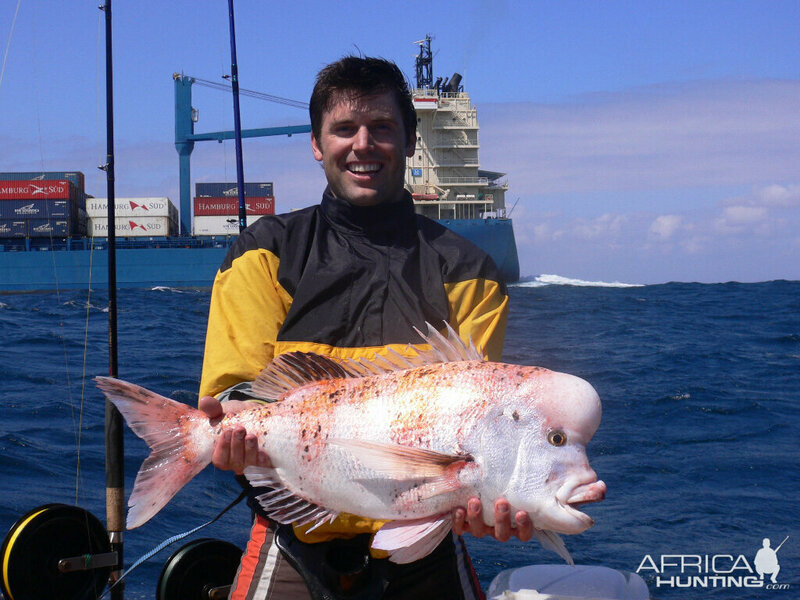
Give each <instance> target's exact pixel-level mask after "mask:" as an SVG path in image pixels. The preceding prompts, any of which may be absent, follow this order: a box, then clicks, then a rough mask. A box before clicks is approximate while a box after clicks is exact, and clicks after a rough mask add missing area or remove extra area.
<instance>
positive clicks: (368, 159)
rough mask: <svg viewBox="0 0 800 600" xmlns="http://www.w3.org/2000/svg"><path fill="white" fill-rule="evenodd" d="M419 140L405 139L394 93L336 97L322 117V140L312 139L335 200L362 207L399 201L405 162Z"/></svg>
mask: <svg viewBox="0 0 800 600" xmlns="http://www.w3.org/2000/svg"><path fill="white" fill-rule="evenodd" d="M415 144H416V140H415V139H413V138H412V139H410V140H407V139H406V134H405V128H404V127H403V118H402V116H401V113H400V108H399V107H398V106H397V103H396V101H395V99H394V96H392V94H391V93H389V92H386V93H383V94H376V95H374V96H363V97H356V98H353V97H351V96H350V95H349V94H347V93H342V92H340V93H338V94H337V95H335V96H334V97H333V104H332V108H331V109H330V110H328V111H326V112H325V113H323V115H322V124H321V127H320V133H319V139H317V138H316V137H315V136H314V134H313V133H312V134H311V148H312V150H313V151H314V158H316V159H317V160H318V161H321V162H322V166H323V168H324V169H325V177H326V178H327V180H328V185H329V186H330V189H331V191H332V192H333V195H334V196H336V197H337V198H341V199H342V200H347V201H348V202H350V203H351V204H355V205H357V206H374V205H376V204H381V203H384V202H393V201H395V200H397V199H398V198H399V197H400V193H401V191H402V189H403V181H404V176H405V168H406V157H407V156H412V155H413V154H414V147H415Z"/></svg>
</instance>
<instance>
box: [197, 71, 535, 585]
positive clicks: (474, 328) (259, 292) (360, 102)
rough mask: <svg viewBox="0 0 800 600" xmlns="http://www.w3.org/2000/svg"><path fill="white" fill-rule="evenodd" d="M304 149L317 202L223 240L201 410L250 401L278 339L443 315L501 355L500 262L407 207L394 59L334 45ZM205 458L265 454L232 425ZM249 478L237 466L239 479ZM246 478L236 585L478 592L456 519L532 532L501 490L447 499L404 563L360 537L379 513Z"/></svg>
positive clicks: (384, 334)
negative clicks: (281, 514) (433, 533)
mask: <svg viewBox="0 0 800 600" xmlns="http://www.w3.org/2000/svg"><path fill="white" fill-rule="evenodd" d="M309 112H310V116H311V128H312V133H311V149H312V152H313V154H314V158H316V160H318V161H320V162H321V163H322V166H323V169H324V171H325V177H326V179H327V182H328V186H327V188H326V190H325V191H324V193H323V195H322V201H321V202H320V204H319V205H316V206H313V207H310V208H307V209H304V210H300V211H295V212H292V213H289V214H284V215H276V216H274V217H264V218H262V219H260V220H259V221H257V222H256V223H254V224H253V225H252V226H250V227H248V228H247V229H246V230H245V231H244V232H242V234H241V235H240V237H239V239H238V240H237V241H236V243H235V244H234V245H233V246H232V247H231V250H230V252H229V253H228V256H227V257H226V259H225V262H224V263H223V265H222V266H221V267H220V270H219V272H218V273H217V276H216V279H215V281H214V289H213V292H212V296H211V307H210V311H209V321H208V334H207V337H206V350H205V358H204V364H203V376H202V382H201V389H200V392H201V400H200V407H201V408H202V409H203V410H205V411H206V413H207V414H208V416H209V418H212V419H213V418H218V417H219V416H220V415H221V414H223V412H232V411H235V410H237V409H240V408H242V407H243V406H245V405H246V402H249V401H252V398H250V397H249V396H248V393H249V383H248V382H251V381H252V380H253V379H254V378H255V377H256V376H257V375H258V373H259V372H260V371H261V370H262V369H263V368H264V367H265V366H266V365H267V364H268V363H269V362H270V361H271V360H272V359H273V358H274V357H275V356H277V355H279V354H283V353H286V352H296V351H300V352H315V353H318V354H324V355H328V356H333V357H336V358H353V359H358V358H371V357H373V356H375V355H376V354H377V355H381V354H383V355H385V354H388V353H389V352H390V351H394V352H399V353H401V354H402V353H413V350H410V348H411V347H413V345H414V344H417V343H419V342H420V340H419V337H418V335H417V334H416V333H415V332H414V329H413V328H414V327H417V328H419V329H421V330H424V329H425V322H426V321H427V322H429V323H432V324H442V323H443V322H447V323H449V324H450V326H451V327H453V329H454V330H455V331H456V332H457V333H458V334H459V336H460V337H461V338H462V339H464V340H465V341H468V340H470V339H472V341H473V342H474V343H475V344H476V345H477V346H478V347H479V348H482V349H483V351H484V353H485V354H486V355H487V356H488V357H489V358H491V359H494V360H499V358H500V353H501V351H502V345H503V337H504V334H505V325H506V315H507V305H508V297H507V294H506V289H505V286H504V284H503V282H502V280H501V278H500V274H499V272H498V270H497V267H496V266H495V265H494V263H493V262H492V260H491V259H490V258H489V257H488V256H487V255H486V254H485V253H484V252H483V251H481V250H479V249H478V248H477V247H475V246H474V245H472V244H471V243H470V242H468V241H466V240H464V239H463V238H461V237H459V236H458V235H456V234H455V233H453V232H452V231H450V230H448V229H446V228H445V227H443V226H442V225H440V224H438V223H436V222H434V221H431V220H430V219H427V218H425V217H422V216H419V215H417V214H415V212H414V205H413V202H412V200H411V196H410V194H409V193H408V192H407V191H406V190H405V189H404V184H403V182H404V174H405V164H406V157H408V156H411V155H412V154H413V152H414V150H415V147H416V113H415V112H414V106H413V102H412V99H411V94H410V91H409V89H408V85H407V83H406V80H405V78H404V77H403V74H402V73H401V72H400V70H399V69H398V68H397V66H396V65H394V64H393V63H390V62H388V61H385V60H382V59H376V58H368V57H353V56H350V57H346V58H343V59H341V60H340V61H337V62H335V63H333V64H331V65H329V66H327V67H325V68H324V69H323V70H322V71H321V72H320V73H319V75H318V77H317V82H316V85H315V86H314V91H313V93H312V96H311V101H310V106H309ZM214 464H215V465H216V466H217V467H218V468H222V469H230V470H233V471H234V472H236V473H238V474H241V473H242V470H243V469H244V467H245V466H248V465H254V464H258V465H262V466H264V465H269V457H267V456H265V455H264V454H263V452H261V451H259V449H258V440H257V439H256V438H255V437H252V436H246V435H245V432H244V430H243V429H242V430H240V431H237V432H233V433H232V434H231V433H229V434H227V435H226V436H224V437H223V438H221V439H220V440H219V442H218V443H217V446H216V447H215V453H214ZM245 485H246V482H245ZM263 492H264V490H260V492H259V490H251V503H250V505H251V507H252V508H253V511H254V524H253V528H252V531H251V538H250V543H249V544H248V547H247V551H246V552H245V555H244V556H243V558H242V563H241V566H240V568H239V572H238V574H237V577H236V581H235V583H234V588H233V590H232V592H231V596H230V597H231V598H234V599H245V598H247V599H259V600H261V599H263V598H281V599H283V598H303V599H307V598H320V597H331V596H330V594H331V591H332V592H333V593H338V594H341V595H343V596H346V597H348V598H419V599H424V598H436V599H448V598H454V599H459V600H462V599H468V598H479V597H482V593H481V590H480V586H479V585H478V583H477V578H476V577H475V574H474V572H473V571H472V566H471V563H470V560H469V556H468V555H467V552H466V549H465V546H464V543H463V540H462V539H461V537H460V536H459V535H457V534H460V533H463V532H465V531H470V532H471V533H472V534H473V535H477V536H483V535H493V536H494V537H496V538H497V539H500V540H502V541H505V540H508V539H509V537H510V536H511V535H516V536H517V537H519V538H520V539H523V540H525V539H529V538H530V537H531V534H532V526H531V522H530V519H529V518H528V516H527V515H526V514H524V513H519V514H517V515H515V521H516V523H517V527H516V528H512V526H511V516H510V515H509V509H508V503H507V502H505V501H503V500H500V501H498V502H497V503H496V505H495V507H494V508H495V510H494V512H495V522H496V525H495V526H494V527H488V526H486V525H484V523H483V519H482V507H481V504H480V501H479V500H478V499H477V498H473V499H472V500H471V501H470V502H469V506H468V507H467V508H466V509H458V510H457V511H456V512H455V515H454V523H455V525H454V529H455V531H454V533H453V535H452V536H450V537H447V538H446V539H445V540H444V541H443V542H442V543H441V545H440V546H439V547H438V548H437V549H436V550H434V551H433V552H432V553H431V554H430V555H428V556H426V557H425V558H423V559H421V560H419V561H417V562H415V563H411V564H407V565H396V564H393V563H389V562H388V561H387V560H386V559H385V558H383V557H381V556H380V555H375V554H374V553H373V554H372V555H370V553H369V541H370V538H371V535H372V534H374V532H375V531H377V530H378V529H379V528H380V527H381V526H382V525H383V522H381V521H374V520H371V519H366V518H363V517H360V516H358V515H348V514H343V515H340V516H339V517H338V518H337V519H336V520H335V521H333V522H332V523H327V524H325V525H323V526H320V527H317V528H314V529H313V531H309V527H303V528H292V527H288V526H279V525H277V524H275V523H272V522H270V521H269V519H268V518H267V517H266V515H265V514H264V513H263V512H262V511H261V509H260V507H259V506H258V503H257V502H256V501H254V500H253V499H254V497H255V496H256V495H258V494H259V493H263Z"/></svg>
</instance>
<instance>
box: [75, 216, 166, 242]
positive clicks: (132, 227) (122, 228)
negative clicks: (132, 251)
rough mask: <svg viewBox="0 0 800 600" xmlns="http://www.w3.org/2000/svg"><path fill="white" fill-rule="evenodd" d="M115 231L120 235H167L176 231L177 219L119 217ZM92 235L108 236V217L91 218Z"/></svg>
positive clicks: (90, 232) (116, 219)
mask: <svg viewBox="0 0 800 600" xmlns="http://www.w3.org/2000/svg"><path fill="white" fill-rule="evenodd" d="M114 221H115V227H114V231H115V233H116V235H117V236H119V237H167V236H171V235H173V234H174V233H175V221H172V220H170V218H169V217H118V218H115V219H114ZM88 229H89V236H90V237H108V218H107V217H90V218H89V227H88Z"/></svg>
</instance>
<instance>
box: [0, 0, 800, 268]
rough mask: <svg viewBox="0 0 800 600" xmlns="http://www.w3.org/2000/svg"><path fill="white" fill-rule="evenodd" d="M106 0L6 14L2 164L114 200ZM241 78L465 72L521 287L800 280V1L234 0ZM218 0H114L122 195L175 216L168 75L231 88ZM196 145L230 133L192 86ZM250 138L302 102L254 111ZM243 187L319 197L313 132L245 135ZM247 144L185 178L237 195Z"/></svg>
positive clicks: (0, 167) (221, 147)
mask: <svg viewBox="0 0 800 600" xmlns="http://www.w3.org/2000/svg"><path fill="white" fill-rule="evenodd" d="M99 3H100V2H98V1H97V0H80V1H79V0H69V1H64V0H0V60H1V61H2V62H0V171H34V170H80V171H83V172H84V173H85V174H86V188H87V192H88V193H90V194H92V195H94V196H97V197H102V196H105V190H106V183H105V175H104V173H102V172H101V171H99V170H98V169H97V168H96V167H97V165H100V164H103V163H105V162H106V161H105V157H106V129H105V56H104V50H105V39H104V20H103V19H104V17H103V13H102V12H101V11H100V10H98V9H97V5H98V4H99ZM235 22H236V45H237V56H238V68H239V81H240V86H241V87H242V88H244V89H248V90H254V91H258V92H263V93H266V94H272V95H276V96H281V97H285V98H291V99H294V100H299V101H303V102H307V100H308V97H309V95H310V92H311V88H312V86H313V81H314V77H315V75H316V73H317V71H318V70H319V69H320V68H321V67H323V66H324V65H325V64H327V63H329V62H332V61H334V60H336V59H338V58H340V57H341V56H343V55H345V54H351V53H356V54H359V53H360V54H365V55H372V56H382V57H385V58H389V59H391V60H394V61H395V62H396V63H397V64H398V65H399V66H400V68H401V69H402V70H403V71H404V72H405V73H406V75H407V76H408V77H409V79H410V80H411V79H412V78H413V75H414V55H415V54H416V53H417V50H418V46H417V45H416V44H415V43H414V42H416V41H418V40H421V39H423V38H424V37H425V35H426V34H431V35H432V36H433V43H432V48H433V52H434V63H433V70H434V76H435V77H436V76H440V75H441V76H443V77H448V76H450V75H452V73H454V72H459V73H461V74H462V75H463V85H464V87H465V90H466V91H467V92H469V93H470V95H471V97H472V100H473V103H474V104H475V105H476V106H477V109H478V118H479V121H480V142H481V154H480V161H481V167H482V168H484V169H487V170H492V171H500V172H503V173H507V180H508V184H509V191H508V192H507V196H506V198H507V203H508V205H509V208H510V207H512V206H513V211H512V212H511V217H512V219H513V222H514V230H515V234H516V240H517V248H518V252H519V256H520V267H521V273H522V275H523V276H528V277H533V276H536V275H540V274H557V275H560V276H563V277H569V278H575V279H584V280H590V281H607V282H624V283H643V284H648V283H662V282H667V281H702V282H723V281H743V282H750V281H765V280H772V279H794V280H800V35H798V33H797V25H798V23H800V2H798V1H797V0H794V1H781V0H775V1H770V2H761V1H747V0H740V1H721V0H707V1H701V0H695V1H686V2H685V1H680V0H674V1H671V2H660V1H659V2H656V1H648V0H640V1H636V2H618V1H614V0H606V1H602V2H601V1H599V0H598V1H593V2H590V1H582V2H577V1H569V0H565V1H547V2H544V1H538V0H531V1H528V2H521V1H520V2H502V1H495V2H480V1H477V0H476V1H472V0H462V1H461V2H459V3H454V2H441V1H437V0H426V1H417V0H404V1H403V2H384V3H375V2H374V1H371V2H365V1H351V2H348V1H342V2H328V1H324V2H323V1H319V0H313V1H309V2H303V1H300V0H294V1H283V0H276V1H271V2H263V1H258V0H238V1H237V2H236V5H235ZM229 39H230V38H229V26H228V4H227V1H226V0H214V1H211V0H196V1H191V2H190V1H188V0H174V1H172V2H164V1H163V0H136V1H133V0H116V1H115V2H114V3H113V49H114V139H115V143H114V146H115V164H116V187H115V189H116V195H117V196H118V197H133V196H168V197H170V198H171V199H172V200H173V202H175V203H176V204H178V198H179V193H178V156H177V153H176V151H175V147H174V92H173V77H172V76H173V73H176V72H183V73H185V74H186V75H191V76H193V77H197V78H201V79H206V80H212V81H222V79H221V78H222V76H223V75H225V74H229V73H230V67H231V55H230V41H229ZM192 104H193V106H194V107H195V108H196V109H198V111H199V120H198V122H197V124H196V126H195V131H196V132H197V133H200V132H208V131H219V130H227V129H232V128H233V109H232V100H231V97H230V95H229V94H226V93H224V92H220V91H217V90H214V89H210V88H205V87H200V86H197V85H195V86H194V89H193V102H192ZM241 118H242V127H243V128H256V127H273V126H282V125H302V124H306V123H308V116H307V114H306V113H305V112H304V111H303V110H302V109H297V108H292V107H288V106H284V105H280V104H275V103H269V102H264V101H260V100H255V99H251V98H246V97H243V98H242V101H241ZM243 146H244V172H245V179H246V180H248V181H272V182H274V184H275V196H276V205H277V210H278V211H280V212H284V211H288V210H291V209H293V208H301V207H304V206H308V205H311V204H314V203H316V202H318V201H319V198H320V194H321V191H322V188H323V187H324V184H325V181H324V176H323V173H322V170H321V168H320V167H319V166H318V165H317V163H316V162H315V161H314V160H313V157H312V154H311V149H310V145H309V141H308V135H306V134H304V135H295V136H292V137H272V138H258V139H246V140H245V141H244V144H243ZM235 160H236V159H235V149H234V145H233V142H225V143H222V144H220V143H217V142H202V143H197V144H195V149H194V152H193V154H192V180H193V183H194V182H196V181H235V179H236V162H235Z"/></svg>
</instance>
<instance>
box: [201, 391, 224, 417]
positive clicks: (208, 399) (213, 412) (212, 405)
mask: <svg viewBox="0 0 800 600" xmlns="http://www.w3.org/2000/svg"><path fill="white" fill-rule="evenodd" d="M197 407H198V408H199V409H200V410H202V411H203V412H204V413H206V416H207V417H208V418H209V419H216V418H218V417H221V416H222V403H221V402H220V401H219V400H217V399H216V398H214V396H203V397H202V398H200V401H199V402H198V403H197Z"/></svg>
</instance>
